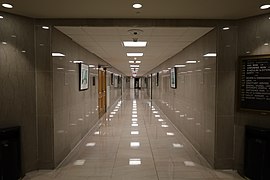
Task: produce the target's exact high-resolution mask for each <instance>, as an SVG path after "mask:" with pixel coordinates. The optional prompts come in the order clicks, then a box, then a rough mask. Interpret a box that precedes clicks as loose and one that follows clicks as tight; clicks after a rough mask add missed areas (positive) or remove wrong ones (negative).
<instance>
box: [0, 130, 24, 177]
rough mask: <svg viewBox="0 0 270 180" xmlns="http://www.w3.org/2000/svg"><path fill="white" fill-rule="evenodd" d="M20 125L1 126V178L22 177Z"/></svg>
mask: <svg viewBox="0 0 270 180" xmlns="http://www.w3.org/2000/svg"><path fill="white" fill-rule="evenodd" d="M20 149H21V148H20V127H18V126H16V127H9V128H0V179H1V180H18V179H20V177H21V150H20Z"/></svg>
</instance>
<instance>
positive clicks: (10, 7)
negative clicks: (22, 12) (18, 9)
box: [2, 3, 13, 9]
mask: <svg viewBox="0 0 270 180" xmlns="http://www.w3.org/2000/svg"><path fill="white" fill-rule="evenodd" d="M2 6H3V7H4V8H8V9H12V8H13V6H12V5H11V4H8V3H3V4H2Z"/></svg>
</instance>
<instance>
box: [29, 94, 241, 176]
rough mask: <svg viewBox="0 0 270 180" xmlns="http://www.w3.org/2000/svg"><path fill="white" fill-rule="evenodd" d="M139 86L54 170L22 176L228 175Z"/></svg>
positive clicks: (228, 173)
mask: <svg viewBox="0 0 270 180" xmlns="http://www.w3.org/2000/svg"><path fill="white" fill-rule="evenodd" d="M145 93H146V92H144V91H143V90H130V91H127V92H126V93H125V95H124V97H123V99H121V100H119V101H118V102H117V103H116V104H115V105H114V106H113V107H112V108H111V109H110V110H109V111H108V112H107V114H106V115H105V116H104V117H103V118H102V119H101V120H100V122H99V124H98V126H97V127H96V129H94V130H93V131H90V133H89V134H88V135H87V137H85V138H84V139H83V140H82V142H81V146H78V147H77V150H76V151H77V152H76V155H75V156H74V155H73V156H72V157H71V158H69V160H66V161H68V162H65V163H63V164H62V165H61V167H59V168H57V169H56V170H54V171H37V172H34V173H29V174H28V175H27V176H26V177H25V178H24V180H28V179H31V180H49V179H57V180H109V179H113V180H173V179H181V180H195V179H204V180H218V179H223V180H225V179H226V180H229V179H242V178H241V177H240V176H239V175H237V174H236V173H235V172H233V171H217V170H213V169H212V168H210V166H209V165H208V163H207V162H206V161H205V160H204V159H203V158H202V157H201V156H200V155H199V154H198V153H197V152H196V151H195V150H194V149H193V147H192V146H191V144H190V143H189V142H188V141H187V140H186V139H185V137H184V136H183V135H182V134H181V133H180V132H179V131H178V130H177V129H176V128H175V127H174V126H173V125H172V123H171V122H170V121H169V119H167V117H166V116H165V115H164V114H163V113H162V112H161V111H160V110H159V108H158V107H157V106H156V105H155V104H152V103H151V101H149V100H148V99H146V98H145V97H146V95H145Z"/></svg>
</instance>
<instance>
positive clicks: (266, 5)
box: [260, 4, 270, 10]
mask: <svg viewBox="0 0 270 180" xmlns="http://www.w3.org/2000/svg"><path fill="white" fill-rule="evenodd" d="M269 8H270V4H264V5H262V6H261V7H260V9H262V10H265V9H269Z"/></svg>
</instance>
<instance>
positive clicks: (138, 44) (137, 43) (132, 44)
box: [123, 41, 147, 47]
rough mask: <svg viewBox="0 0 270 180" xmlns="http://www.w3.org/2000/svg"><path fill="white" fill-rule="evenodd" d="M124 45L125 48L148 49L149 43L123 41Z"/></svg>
mask: <svg viewBox="0 0 270 180" xmlns="http://www.w3.org/2000/svg"><path fill="white" fill-rule="evenodd" d="M123 44H124V46H125V47H146V45H147V42H146V41H137V42H134V41H123Z"/></svg>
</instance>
